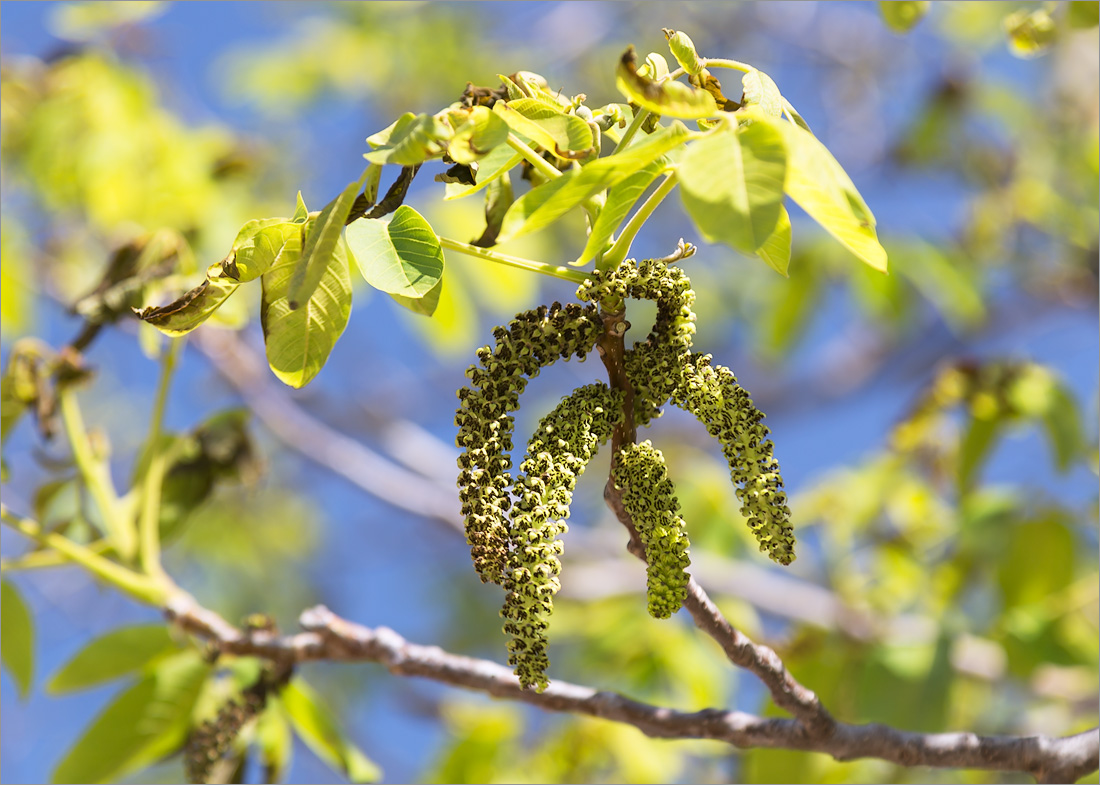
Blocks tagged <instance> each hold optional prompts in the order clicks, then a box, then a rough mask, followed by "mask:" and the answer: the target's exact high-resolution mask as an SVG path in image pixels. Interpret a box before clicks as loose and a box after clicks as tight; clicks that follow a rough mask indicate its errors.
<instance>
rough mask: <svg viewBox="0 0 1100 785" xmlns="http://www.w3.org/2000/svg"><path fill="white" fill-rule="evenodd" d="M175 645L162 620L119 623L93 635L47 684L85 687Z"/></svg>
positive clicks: (69, 688) (55, 687)
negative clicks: (95, 635) (156, 622)
mask: <svg viewBox="0 0 1100 785" xmlns="http://www.w3.org/2000/svg"><path fill="white" fill-rule="evenodd" d="M175 648H176V644H175V642H174V641H173V640H172V636H171V635H170V634H169V632H168V628H167V627H166V626H165V625H163V624H145V625H139V626H135V627H121V628H119V629H117V630H112V631H111V632H109V633H107V634H106V635H104V636H102V637H100V638H96V639H95V640H93V641H91V642H90V643H89V644H88V645H87V646H85V647H84V648H83V649H81V650H80V651H79V652H77V654H76V655H75V656H74V657H73V658H72V659H71V660H69V661H68V662H67V663H65V665H63V666H62V667H61V669H60V670H58V671H57V673H55V674H54V675H53V677H52V678H51V679H50V681H49V683H48V684H47V685H46V690H47V691H49V692H53V693H62V692H72V691H73V690H80V689H85V688H87V687H92V686H95V685H97V684H102V683H103V682H105V681H111V680H112V679H117V678H119V677H121V676H125V675H126V674H128V673H133V672H134V671H137V670H140V669H142V668H143V667H145V666H146V665H147V664H148V663H149V661H150V660H152V659H153V658H155V657H156V656H158V655H160V654H163V653H165V652H167V651H171V650H172V649H175Z"/></svg>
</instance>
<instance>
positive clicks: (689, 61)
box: [661, 27, 703, 76]
mask: <svg viewBox="0 0 1100 785" xmlns="http://www.w3.org/2000/svg"><path fill="white" fill-rule="evenodd" d="M661 32H663V33H664V34H665V38H666V39H667V40H668V48H669V51H671V52H672V56H673V57H675V58H676V62H677V63H679V64H680V67H681V68H683V69H684V71H686V72H687V73H688V75H689V76H696V75H697V74H699V73H700V72H701V71H702V70H703V62H702V61H701V60H700V59H699V53H698V52H696V51H695V43H694V42H693V41H692V40H691V39H690V38H688V35H687V33H681V32H680V31H679V30H669V29H668V28H667V27H666V28H665V29H663V30H662V31H661Z"/></svg>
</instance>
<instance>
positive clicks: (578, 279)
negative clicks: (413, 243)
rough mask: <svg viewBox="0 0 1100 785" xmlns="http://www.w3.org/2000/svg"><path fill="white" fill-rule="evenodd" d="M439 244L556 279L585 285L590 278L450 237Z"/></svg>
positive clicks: (577, 272)
mask: <svg viewBox="0 0 1100 785" xmlns="http://www.w3.org/2000/svg"><path fill="white" fill-rule="evenodd" d="M439 244H440V245H441V246H443V247H444V248H450V249H451V250H452V251H459V252H461V253H464V254H468V255H469V256H476V257H478V258H479V259H484V260H486V261H488V262H495V263H496V264H503V265H507V266H508V267H518V268H519V269H521V270H528V271H530V272H534V273H542V274H543V275H550V276H553V277H554V278H561V279H562V280H563V281H572V282H573V283H584V282H585V280H586V279H587V278H588V276H587V275H585V274H584V273H582V272H581V271H580V270H574V269H571V268H569V267H561V266H559V265H553V264H546V263H544V262H535V261H532V260H530V259H522V258H520V257H518V256H508V255H507V254H502V253H497V252H496V251H490V250H489V249H488V248H479V247H478V246H476V245H470V244H469V243H463V242H459V241H458V240H452V239H451V238H449V237H440V238H439Z"/></svg>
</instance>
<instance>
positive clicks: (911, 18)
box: [878, 0, 931, 33]
mask: <svg viewBox="0 0 1100 785" xmlns="http://www.w3.org/2000/svg"><path fill="white" fill-rule="evenodd" d="M930 5H931V3H929V2H928V0H896V2H882V0H880V2H879V4H878V10H879V13H881V14H882V20H883V21H884V22H886V26H887V27H889V28H890V29H891V30H893V31H894V32H895V33H908V32H909V31H910V30H912V29H913V28H914V27H916V25H917V22H919V21H920V20H921V19H923V18H924V15H925V14H926V13H928V8H929V6H930Z"/></svg>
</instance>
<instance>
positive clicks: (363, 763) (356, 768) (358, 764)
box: [280, 679, 382, 782]
mask: <svg viewBox="0 0 1100 785" xmlns="http://www.w3.org/2000/svg"><path fill="white" fill-rule="evenodd" d="M280 698H281V700H282V704H283V709H284V710H285V711H286V716H287V718H288V719H289V720H290V724H291V725H292V726H293V727H294V732H295V733H297V734H298V737H299V738H300V739H301V740H302V741H304V742H305V744H306V746H307V747H309V748H310V749H311V750H312V751H313V752H314V753H315V754H316V755H317V757H319V758H320V759H321V760H323V761H324V762H325V763H327V764H328V765H329V766H331V767H332V768H333V769H334V770H336V771H340V772H343V774H344V775H345V776H347V778H348V779H350V780H351V781H352V782H377V781H378V780H379V779H381V777H382V770H381V769H379V768H378V766H377V765H376V764H375V763H374V762H373V761H371V760H370V759H369V758H368V757H367V756H366V755H364V754H363V752H362V751H361V750H360V749H359V748H358V747H356V746H355V744H354V743H352V741H351V740H350V739H348V737H347V736H346V735H345V734H344V732H343V731H342V730H340V727H339V725H338V724H337V720H336V717H334V716H333V715H332V712H331V711H330V710H329V709H328V707H327V706H325V705H324V704H323V702H322V701H321V698H320V696H319V695H318V694H317V693H316V692H314V690H313V688H312V687H310V686H309V685H308V684H306V682H304V681H302V680H301V679H294V680H293V681H291V682H290V684H288V685H287V686H286V689H284V690H283V692H282V695H281V696H280Z"/></svg>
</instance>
